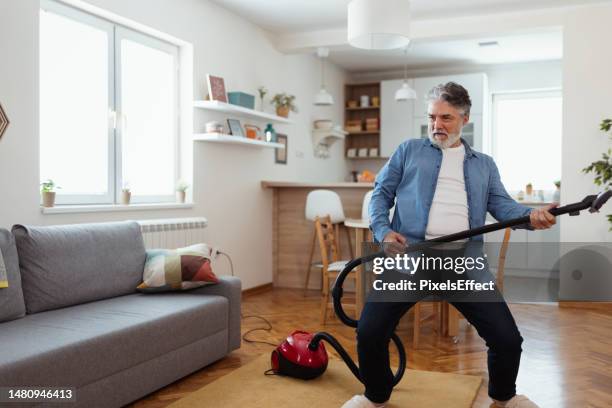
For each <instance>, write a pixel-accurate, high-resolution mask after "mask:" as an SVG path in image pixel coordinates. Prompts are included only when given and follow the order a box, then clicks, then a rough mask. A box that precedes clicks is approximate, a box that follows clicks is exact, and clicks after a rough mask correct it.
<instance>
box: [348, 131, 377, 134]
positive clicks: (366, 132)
mask: <svg viewBox="0 0 612 408" xmlns="http://www.w3.org/2000/svg"><path fill="white" fill-rule="evenodd" d="M379 133H380V130H360V131H359V132H348V134H349V135H377V134H379Z"/></svg>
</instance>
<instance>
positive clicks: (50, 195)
mask: <svg viewBox="0 0 612 408" xmlns="http://www.w3.org/2000/svg"><path fill="white" fill-rule="evenodd" d="M42 200H43V207H53V206H54V205H55V191H43V193H42Z"/></svg>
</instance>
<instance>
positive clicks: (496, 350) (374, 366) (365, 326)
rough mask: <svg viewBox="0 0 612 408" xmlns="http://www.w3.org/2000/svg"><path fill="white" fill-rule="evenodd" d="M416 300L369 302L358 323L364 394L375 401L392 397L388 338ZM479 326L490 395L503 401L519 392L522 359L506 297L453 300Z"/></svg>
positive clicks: (519, 338)
mask: <svg viewBox="0 0 612 408" xmlns="http://www.w3.org/2000/svg"><path fill="white" fill-rule="evenodd" d="M414 304H415V303H414V302H376V301H372V300H371V299H369V300H368V302H366V304H365V306H364V308H363V311H362V313H361V318H360V320H359V326H358V327H357V353H358V355H359V372H360V375H361V378H362V379H363V382H364V384H365V388H366V389H365V396H366V397H367V398H368V399H370V400H371V401H373V402H377V403H382V402H385V401H387V400H388V399H389V397H390V396H391V391H392V389H393V386H392V384H393V373H392V371H391V368H390V366H389V341H390V338H391V334H392V333H393V331H394V330H395V327H396V326H397V323H398V322H399V319H400V318H401V317H402V316H403V315H404V313H406V312H407V311H408V310H409V309H410V308H411V307H412V306H413V305H414ZM451 304H452V305H453V306H455V308H457V310H459V311H460V312H461V313H462V314H463V316H465V317H466V319H467V320H468V321H469V322H470V323H471V324H472V325H473V326H474V327H475V328H476V330H477V331H478V334H479V335H480V337H482V338H483V339H484V340H485V342H486V344H487V347H488V348H489V350H488V367H489V396H490V397H491V398H493V399H496V400H500V401H504V400H508V399H510V398H512V397H513V396H514V395H515V394H516V377H517V375H518V370H519V364H520V359H521V351H522V349H521V343H522V342H523V338H522V337H521V335H520V333H519V331H518V328H517V327H516V323H515V321H514V318H513V317H512V314H511V313H510V309H508V305H507V304H506V302H505V301H503V300H501V301H499V302H484V303H483V302H451Z"/></svg>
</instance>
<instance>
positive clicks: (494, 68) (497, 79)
mask: <svg viewBox="0 0 612 408" xmlns="http://www.w3.org/2000/svg"><path fill="white" fill-rule="evenodd" d="M562 71H563V70H562V62H561V61H538V62H530V63H516V64H503V65H489V66H487V65H481V66H469V67H468V66H463V67H461V66H457V67H440V68H429V69H418V70H411V71H408V77H410V78H418V77H428V76H443V75H451V74H468V73H474V72H484V73H485V74H487V79H488V96H487V98H486V100H487V101H488V102H487V103H488V104H489V106H488V107H487V109H486V110H487V111H488V112H491V106H490V105H491V102H492V95H493V94H494V93H500V92H513V91H526V90H535V89H552V88H557V89H560V88H561V86H562V83H563V82H562ZM402 76H403V73H402V72H398V71H389V72H382V73H380V72H377V73H360V74H353V75H352V78H351V79H352V80H353V81H365V80H367V81H380V80H384V79H398V78H402ZM486 121H487V122H490V117H489V119H488V120H486ZM487 125H488V123H487ZM489 131H490V130H489V129H488V128H485V130H484V132H485V137H486V134H488V132H489ZM384 164H385V163H384V162H383V161H367V162H366V161H363V160H355V161H354V163H353V164H352V167H351V169H352V170H356V171H363V170H366V169H367V170H370V171H374V172H377V171H379V170H380V168H382V166H383V165H384Z"/></svg>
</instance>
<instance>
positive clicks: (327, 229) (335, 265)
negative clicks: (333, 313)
mask: <svg viewBox="0 0 612 408" xmlns="http://www.w3.org/2000/svg"><path fill="white" fill-rule="evenodd" d="M315 231H316V236H317V240H318V241H319V249H320V251H321V263H320V264H315V265H314V266H315V267H318V268H320V269H321V276H322V279H323V285H322V287H321V315H320V317H321V324H325V322H326V320H327V310H328V308H329V307H330V306H332V307H333V302H332V301H331V296H330V294H331V290H330V286H331V284H332V283H333V282H332V283H330V280H332V279H333V280H335V279H336V277H337V276H338V274H339V273H340V272H341V271H342V269H344V266H345V265H346V263H347V262H348V260H344V261H342V260H340V252H339V250H338V234H337V230H336V229H335V228H334V225H333V224H332V221H331V217H329V216H325V217H316V218H315ZM349 280H353V282H354V283H355V284H356V283H357V279H356V274H355V273H354V272H351V273H350V274H349V276H348V277H347V280H346V281H345V282H348V281H349ZM343 306H344V309H345V310H356V307H355V304H354V303H353V304H347V305H344V304H343Z"/></svg>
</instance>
